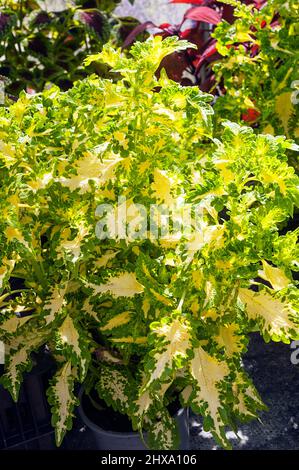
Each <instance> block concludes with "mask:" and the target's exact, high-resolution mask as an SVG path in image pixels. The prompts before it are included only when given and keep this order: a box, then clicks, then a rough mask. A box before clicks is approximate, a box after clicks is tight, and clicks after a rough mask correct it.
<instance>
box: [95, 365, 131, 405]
mask: <svg viewBox="0 0 299 470" xmlns="http://www.w3.org/2000/svg"><path fill="white" fill-rule="evenodd" d="M129 375H130V374H129V372H128V370H126V369H124V368H115V367H112V366H109V365H101V369H100V377H99V380H98V381H97V383H96V390H97V392H98V394H99V397H100V398H102V399H103V400H105V402H106V403H107V405H109V406H112V408H113V409H114V410H115V411H118V412H120V413H124V414H130V408H131V406H130V403H132V401H133V393H134V392H133V391H134V381H133V378H132V377H130V380H129Z"/></svg>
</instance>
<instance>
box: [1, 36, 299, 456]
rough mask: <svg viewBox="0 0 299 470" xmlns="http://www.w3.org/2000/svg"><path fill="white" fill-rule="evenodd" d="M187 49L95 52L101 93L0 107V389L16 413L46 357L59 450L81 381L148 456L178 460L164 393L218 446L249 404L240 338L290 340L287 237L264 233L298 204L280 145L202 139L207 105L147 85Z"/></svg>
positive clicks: (209, 113)
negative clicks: (105, 70) (126, 425)
mask: <svg viewBox="0 0 299 470" xmlns="http://www.w3.org/2000/svg"><path fill="white" fill-rule="evenodd" d="M187 47H192V46H190V44H188V43H187V42H183V41H180V40H178V39H177V38H175V37H172V38H167V39H165V40H162V38H161V37H160V36H157V37H154V38H149V39H148V40H147V41H146V42H144V43H136V44H135V45H134V46H133V47H132V48H131V51H130V54H129V55H125V54H124V53H121V52H120V51H119V50H116V49H114V48H113V47H112V46H111V45H106V46H104V48H103V51H102V52H101V53H99V54H96V55H94V56H91V57H89V58H88V60H87V64H89V63H90V62H92V61H103V62H105V63H106V64H108V66H109V67H111V69H112V71H113V72H114V73H116V74H117V77H118V80H115V81H112V80H108V79H101V78H99V77H97V76H95V75H93V76H90V77H88V78H86V79H85V80H83V81H78V82H77V83H76V84H75V85H74V86H73V88H71V89H70V90H68V91H66V92H61V91H60V90H59V89H58V88H57V87H55V86H53V87H52V88H50V89H47V90H45V91H43V92H42V93H39V94H36V95H29V94H26V93H25V92H22V93H21V95H20V98H19V100H18V102H16V103H15V104H13V105H12V106H11V107H10V108H4V107H3V108H1V109H0V139H1V140H0V161H1V167H0V172H1V182H2V183H1V189H0V196H1V197H0V204H1V213H2V217H1V221H0V225H1V230H0V244H1V245H0V246H1V255H0V256H1V258H0V259H1V262H0V286H1V291H2V294H1V297H0V301H1V317H0V318H1V320H0V323H1V325H0V339H1V340H2V341H4V343H5V351H6V356H5V358H6V359H5V360H6V363H5V373H4V375H3V376H2V378H1V382H2V384H3V385H4V386H5V387H6V388H7V389H8V390H9V391H10V392H11V394H12V397H13V398H14V400H17V399H18V393H19V389H20V385H21V382H22V377H23V374H24V372H25V371H28V370H30V368H31V366H32V363H31V353H32V352H33V351H37V350H38V349H39V348H40V347H42V346H43V345H47V347H48V348H49V350H50V351H51V353H52V355H53V357H54V358H55V359H56V361H57V370H56V372H55V373H54V376H53V378H52V380H51V382H50V387H49V390H48V399H49V402H50V404H51V406H52V413H53V425H54V426H55V430H56V440H57V444H58V445H59V444H60V443H61V441H62V439H63V436H64V434H65V432H66V431H67V430H68V429H70V427H71V422H72V416H73V412H74V407H75V405H76V404H77V398H76V393H75V383H77V382H80V383H85V384H86V386H88V387H89V388H90V386H91V385H90V384H92V385H93V386H94V387H95V389H96V390H97V391H98V394H99V396H100V397H101V398H102V399H104V400H105V401H106V403H107V405H109V406H112V407H113V408H114V409H115V410H116V411H119V412H121V413H124V414H126V415H128V417H129V418H130V419H131V421H132V424H133V427H134V429H137V430H139V431H140V432H142V431H143V430H144V431H146V432H147V438H148V443H149V445H150V447H152V448H156V449H159V448H164V449H172V448H176V447H177V445H178V443H177V438H178V435H177V429H176V424H175V420H174V419H173V418H172V416H171V415H170V413H169V411H168V405H169V404H170V403H171V402H172V401H173V400H174V399H175V397H178V396H179V398H180V400H181V403H182V405H184V406H188V407H191V408H192V409H193V410H194V412H195V413H198V414H200V415H202V416H203V418H204V428H205V429H206V430H210V431H211V432H212V433H213V436H214V437H215V439H216V441H217V442H218V443H219V444H221V445H222V446H223V447H227V448H229V447H230V443H229V442H228V440H227V438H226V434H225V429H226V426H230V427H232V428H233V429H236V426H237V423H238V421H239V420H247V419H251V418H253V417H254V416H256V415H257V413H258V411H259V410H260V409H263V408H264V405H263V403H262V400H261V398H260V397H259V394H258V392H257V391H256V389H255V387H254V385H253V383H252V381H251V379H250V377H249V376H248V375H247V373H246V371H245V370H244V367H243V364H242V360H241V359H242V355H243V354H244V352H245V351H246V348H247V343H248V332H249V331H251V330H258V331H259V332H260V334H261V335H262V336H263V337H264V338H265V340H266V341H269V340H270V339H272V340H274V341H283V342H286V343H288V342H290V340H291V339H296V338H298V337H299V314H298V306H299V302H298V301H299V296H298V288H297V282H296V281H295V280H294V279H293V275H292V273H293V272H294V271H298V270H299V265H298V254H299V253H298V250H299V248H298V245H297V244H296V242H297V239H298V234H299V230H298V229H297V230H295V231H293V232H291V231H289V232H287V233H286V234H285V235H281V234H280V233H279V231H278V229H279V227H280V224H282V223H283V222H284V221H285V220H287V219H288V218H289V217H291V216H292V214H293V209H294V206H298V205H299V191H298V187H299V179H298V176H296V175H295V173H294V169H293V168H292V167H290V166H288V163H287V158H286V155H285V151H286V150H287V149H289V148H295V144H293V143H292V141H290V140H286V139H285V138H284V137H273V136H271V135H258V136H257V135H255V134H254V132H253V130H252V129H251V128H247V127H242V126H240V125H238V124H235V123H232V122H229V121H227V122H225V123H224V131H223V133H222V137H221V140H219V139H218V138H215V137H214V135H213V123H212V121H213V110H212V108H211V106H210V104H209V102H210V100H211V99H212V97H211V96H210V95H208V94H205V93H202V92H201V91H199V89H198V88H196V87H182V86H181V85H180V84H178V83H176V82H174V81H172V80H170V79H169V78H168V77H167V75H166V73H165V72H164V71H162V72H161V73H160V77H159V78H157V76H156V74H155V72H156V70H157V68H158V67H159V64H160V62H161V60H163V58H164V57H166V56H167V55H169V54H171V53H173V52H175V51H177V52H178V51H181V50H183V49H185V48H187ZM184 209H186V210H187V211H184ZM165 210H166V212H165ZM167 211H168V213H167ZM165 217H166V219H167V220H169V224H168V230H165ZM14 278H17V279H19V280H20V279H21V280H23V283H24V285H23V287H22V286H20V285H19V287H20V288H19V289H17V290H13V288H12V285H13V282H12V281H13V279H14Z"/></svg>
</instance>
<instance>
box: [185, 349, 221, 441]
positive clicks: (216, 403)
mask: <svg viewBox="0 0 299 470" xmlns="http://www.w3.org/2000/svg"><path fill="white" fill-rule="evenodd" d="M229 373H230V370H229V368H228V365H227V363H226V362H224V361H219V360H218V359H216V358H215V357H213V356H210V355H209V354H208V353H207V352H206V351H204V349H203V348H202V347H200V346H199V347H198V348H196V349H195V350H194V357H193V359H192V360H191V361H190V374H191V377H192V378H193V380H194V384H193V390H192V393H191V396H190V397H189V403H190V405H191V407H192V409H193V410H194V411H195V412H196V413H200V414H202V415H203V416H204V417H205V425H206V428H207V429H209V430H211V431H212V433H213V434H214V436H215V437H216V438H217V439H218V441H219V442H221V444H222V445H223V446H224V447H228V446H229V444H228V442H227V440H226V438H225V434H224V425H225V423H224V422H223V418H222V416H221V411H222V409H223V408H224V402H223V399H222V396H221V391H222V389H223V386H224V384H225V380H226V377H227V376H228V375H229Z"/></svg>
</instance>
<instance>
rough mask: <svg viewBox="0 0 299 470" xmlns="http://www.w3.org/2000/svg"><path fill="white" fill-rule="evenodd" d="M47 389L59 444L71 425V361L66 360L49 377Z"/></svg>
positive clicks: (72, 375)
mask: <svg viewBox="0 0 299 470" xmlns="http://www.w3.org/2000/svg"><path fill="white" fill-rule="evenodd" d="M50 384H51V386H50V388H49V389H48V391H47V395H48V401H49V403H50V405H51V411H52V425H53V426H54V427H55V437H56V444H57V445H58V446H59V445H60V444H61V442H62V440H63V437H64V435H65V433H66V431H68V430H70V429H71V427H72V418H73V411H74V407H75V405H76V404H77V400H76V397H75V396H74V371H73V370H72V365H71V362H70V361H68V362H66V363H65V364H64V365H63V366H62V367H61V368H60V369H59V370H58V372H57V373H56V374H55V376H54V377H53V378H52V379H51V382H50Z"/></svg>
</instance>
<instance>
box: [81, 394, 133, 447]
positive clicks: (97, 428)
mask: <svg viewBox="0 0 299 470" xmlns="http://www.w3.org/2000/svg"><path fill="white" fill-rule="evenodd" d="M83 394H84V386H82V387H81V388H80V390H79V394H78V398H79V400H80V404H79V406H78V412H79V415H80V418H81V419H82V421H83V423H84V424H86V425H87V426H88V427H89V428H91V429H92V430H93V431H96V432H100V433H102V434H105V435H106V436H111V437H112V436H122V437H124V438H131V439H133V438H136V437H140V434H139V432H136V431H132V432H117V431H107V430H106V429H104V428H101V426H99V425H98V424H96V423H94V422H93V421H91V420H90V419H89V418H88V417H87V416H86V414H85V411H84V409H83V406H82V396H83Z"/></svg>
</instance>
